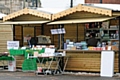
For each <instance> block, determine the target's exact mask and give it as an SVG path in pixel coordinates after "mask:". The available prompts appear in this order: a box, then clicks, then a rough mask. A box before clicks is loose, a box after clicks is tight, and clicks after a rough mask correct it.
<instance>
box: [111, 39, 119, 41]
mask: <svg viewBox="0 0 120 80" xmlns="http://www.w3.org/2000/svg"><path fill="white" fill-rule="evenodd" d="M110 40H112V41H119V39H110Z"/></svg>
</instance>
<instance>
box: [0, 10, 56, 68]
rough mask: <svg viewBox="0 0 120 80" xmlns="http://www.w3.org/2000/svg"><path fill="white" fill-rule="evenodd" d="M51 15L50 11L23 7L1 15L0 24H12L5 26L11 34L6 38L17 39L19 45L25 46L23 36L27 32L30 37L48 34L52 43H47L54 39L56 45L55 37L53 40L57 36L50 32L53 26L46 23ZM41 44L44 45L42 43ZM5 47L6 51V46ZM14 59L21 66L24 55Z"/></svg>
mask: <svg viewBox="0 0 120 80" xmlns="http://www.w3.org/2000/svg"><path fill="white" fill-rule="evenodd" d="M51 15H52V13H50V12H46V11H44V10H39V9H37V8H36V9H30V8H25V9H22V10H20V11H17V12H14V13H11V14H9V15H7V16H5V17H3V22H2V23H0V24H1V25H3V24H6V25H11V26H12V27H11V28H8V27H6V28H7V29H9V30H11V32H10V34H12V36H11V37H8V38H6V39H7V40H10V39H11V38H12V39H11V40H13V41H19V42H20V47H22V46H26V44H27V42H26V41H25V38H24V37H25V36H26V35H27V34H30V35H31V36H32V37H37V36H40V35H44V36H50V38H51V41H52V43H49V45H50V44H53V43H54V41H55V45H58V43H57V42H58V41H57V39H56V40H54V39H55V38H56V37H57V36H52V35H51V33H50V29H51V28H53V26H51V25H49V27H48V25H46V23H48V22H50V21H51V20H52V19H51ZM54 27H56V26H54ZM42 45H44V43H43V44H42ZM5 49H6V51H8V50H7V48H5ZM16 60H17V62H16V66H17V67H20V68H21V67H22V63H23V60H24V56H16Z"/></svg>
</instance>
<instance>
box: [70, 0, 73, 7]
mask: <svg viewBox="0 0 120 80" xmlns="http://www.w3.org/2000/svg"><path fill="white" fill-rule="evenodd" d="M72 7H73V0H70V8H72Z"/></svg>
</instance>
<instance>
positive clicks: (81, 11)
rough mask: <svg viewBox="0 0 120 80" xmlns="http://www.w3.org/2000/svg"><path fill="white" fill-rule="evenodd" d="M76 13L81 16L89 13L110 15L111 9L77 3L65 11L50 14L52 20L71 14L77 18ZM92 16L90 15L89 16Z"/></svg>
mask: <svg viewBox="0 0 120 80" xmlns="http://www.w3.org/2000/svg"><path fill="white" fill-rule="evenodd" d="M76 13H78V15H79V16H80V17H81V18H85V17H87V16H91V15H93V16H95V15H96V17H101V16H102V17H103V16H112V10H110V9H104V8H98V7H93V6H87V5H82V4H79V5H78V6H75V7H73V8H70V9H67V10H65V11H62V12H59V13H56V14H53V15H52V20H56V19H60V18H63V17H66V16H71V15H72V16H73V17H74V18H77V17H78V16H76ZM73 14H74V15H73ZM83 15H84V17H83ZM75 16H76V17H75ZM93 16H91V18H92V17H93ZM80 17H79V18H80ZM67 18H68V17H67ZM68 19H69V18H68Z"/></svg>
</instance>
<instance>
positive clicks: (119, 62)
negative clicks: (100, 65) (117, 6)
mask: <svg viewBox="0 0 120 80" xmlns="http://www.w3.org/2000/svg"><path fill="white" fill-rule="evenodd" d="M118 18H119V57H118V59H119V61H118V68H119V73H120V16H119V17H118Z"/></svg>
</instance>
